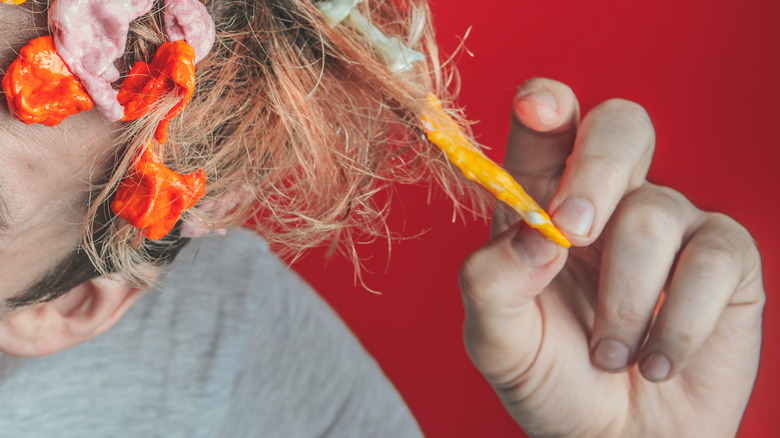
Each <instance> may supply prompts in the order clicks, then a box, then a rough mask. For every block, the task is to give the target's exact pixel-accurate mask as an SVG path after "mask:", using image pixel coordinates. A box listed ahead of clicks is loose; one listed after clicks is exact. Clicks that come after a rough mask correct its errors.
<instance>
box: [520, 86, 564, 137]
mask: <svg viewBox="0 0 780 438" xmlns="http://www.w3.org/2000/svg"><path fill="white" fill-rule="evenodd" d="M515 112H516V113H517V118H518V119H520V121H521V122H523V123H524V124H526V125H533V124H534V123H533V122H537V123H538V124H541V125H542V127H550V128H554V127H556V126H557V125H558V123H559V122H560V120H559V117H558V102H556V101H555V97H553V95H552V94H550V93H548V92H546V91H543V90H524V91H521V92H520V93H519V94H518V95H517V98H516V99H515ZM529 121H530V122H531V123H529Z"/></svg>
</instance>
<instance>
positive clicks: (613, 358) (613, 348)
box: [593, 339, 630, 371]
mask: <svg viewBox="0 0 780 438" xmlns="http://www.w3.org/2000/svg"><path fill="white" fill-rule="evenodd" d="M629 354H630V351H629V350H628V347H626V345H625V344H623V343H621V342H618V341H614V340H612V339H602V340H600V341H599V343H598V344H596V348H595V349H594V350H593V360H594V361H595V362H596V364H597V365H599V366H600V367H602V368H604V369H605V370H608V371H620V370H622V369H623V368H625V367H626V365H627V364H628V355H629Z"/></svg>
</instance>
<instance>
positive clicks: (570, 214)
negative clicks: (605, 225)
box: [553, 197, 596, 237]
mask: <svg viewBox="0 0 780 438" xmlns="http://www.w3.org/2000/svg"><path fill="white" fill-rule="evenodd" d="M595 218H596V209H594V208H593V205H591V203H590V202H588V201H586V200H584V199H582V198H576V197H575V198H568V199H566V200H565V201H563V205H561V206H560V207H558V210H556V211H555V213H554V214H553V222H555V225H557V226H558V227H560V228H562V229H563V231H564V233H565V234H568V235H569V236H577V237H588V234H590V229H591V228H593V221H594V220H595Z"/></svg>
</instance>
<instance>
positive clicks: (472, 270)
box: [458, 250, 483, 293]
mask: <svg viewBox="0 0 780 438" xmlns="http://www.w3.org/2000/svg"><path fill="white" fill-rule="evenodd" d="M481 258H483V256H482V255H481V251H479V250H477V251H475V252H473V253H471V254H469V255H468V256H466V259H465V260H464V261H463V264H461V266H460V271H458V283H459V284H460V289H461V290H462V291H463V292H464V293H468V292H469V291H471V290H473V289H474V287H475V285H476V284H477V283H478V282H479V278H480V275H479V271H480V269H479V266H481V261H480V259H481Z"/></svg>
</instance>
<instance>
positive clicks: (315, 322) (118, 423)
mask: <svg viewBox="0 0 780 438" xmlns="http://www.w3.org/2000/svg"><path fill="white" fill-rule="evenodd" d="M161 281H162V283H163V286H162V287H161V290H160V291H157V292H151V293H147V294H145V295H144V296H143V297H142V298H141V299H140V300H139V301H138V303H136V304H135V306H134V307H133V308H131V309H130V310H129V311H128V313H127V314H126V315H125V316H124V318H123V319H122V320H120V321H119V322H118V323H117V325H116V326H115V327H114V328H113V329H111V330H110V331H109V332H108V333H106V334H104V335H103V336H101V337H99V338H97V339H95V340H93V341H91V342H88V343H86V344H82V345H79V346H77V347H74V348H71V349H69V350H66V351H63V352H61V353H58V354H55V355H52V356H48V357H44V358H37V359H20V358H16V357H11V356H6V355H1V356H0V431H1V432H0V434H2V435H3V436H13V437H166V438H168V437H187V438H193V437H231V438H233V437H284V438H291V437H321V436H327V437H384V436H386V437H406V436H420V435H421V433H420V430H419V428H418V426H417V424H416V423H415V421H414V419H413V418H412V416H411V414H410V413H409V411H408V409H407V407H406V406H405V404H404V403H403V401H402V400H401V398H400V396H399V395H398V394H397V393H396V391H395V389H394V388H393V387H392V385H391V383H390V382H389V381H388V380H387V379H386V377H385V376H384V375H383V374H382V372H381V371H380V370H379V368H378V366H377V364H376V363H375V362H374V360H373V359H372V358H371V357H369V356H368V354H366V352H365V350H363V348H362V347H361V346H360V344H359V343H358V342H357V340H356V339H355V337H354V336H353V335H352V334H351V333H350V332H349V330H348V329H347V328H346V327H345V326H344V324H343V323H342V322H341V320H340V319H339V318H338V317H337V316H336V315H335V314H334V313H333V311H332V310H331V309H330V308H329V307H328V305H327V304H326V303H324V302H323V300H322V299H320V298H319V297H318V296H317V295H316V294H315V293H314V292H313V291H312V290H311V288H310V287H309V286H308V285H307V284H305V283H304V282H303V281H302V280H301V279H299V278H298V277H297V276H296V275H295V274H294V273H292V272H291V271H290V270H289V269H288V268H287V267H286V266H284V265H283V264H282V263H281V262H280V261H278V260H277V259H276V257H275V256H274V255H273V254H272V253H271V252H270V251H269V249H268V247H267V245H266V244H265V243H264V242H262V241H261V240H260V239H258V238H257V237H255V236H254V235H253V234H251V233H248V232H244V231H238V232H234V233H231V234H230V235H229V236H227V237H221V236H209V237H205V238H203V239H199V240H197V241H194V242H192V243H190V245H188V246H187V247H186V248H185V249H184V250H183V251H182V253H181V254H180V255H179V257H178V258H177V259H176V261H175V262H174V264H173V266H171V268H170V269H169V270H168V273H167V274H165V275H164V276H163V277H162V278H161Z"/></svg>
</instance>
